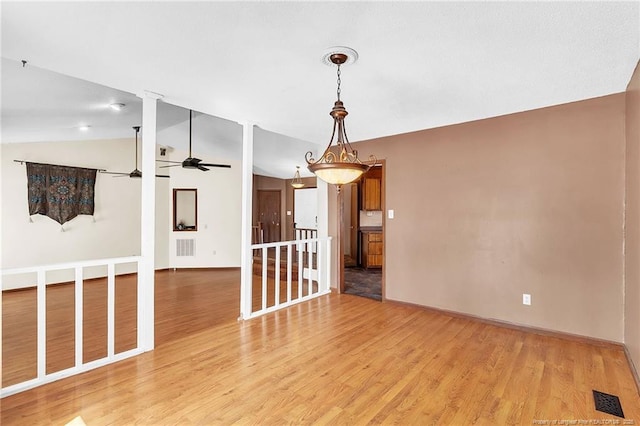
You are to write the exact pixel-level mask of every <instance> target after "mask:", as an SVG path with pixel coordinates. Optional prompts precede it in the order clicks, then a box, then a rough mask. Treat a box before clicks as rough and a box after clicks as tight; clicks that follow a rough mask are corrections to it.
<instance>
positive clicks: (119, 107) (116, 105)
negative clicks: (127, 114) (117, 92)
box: [109, 103, 126, 111]
mask: <svg viewBox="0 0 640 426" xmlns="http://www.w3.org/2000/svg"><path fill="white" fill-rule="evenodd" d="M125 106H126V105H125V104H121V103H113V104H110V105H109V107H111V109H112V110H114V111H120V110H122V109H123V108H124V107H125Z"/></svg>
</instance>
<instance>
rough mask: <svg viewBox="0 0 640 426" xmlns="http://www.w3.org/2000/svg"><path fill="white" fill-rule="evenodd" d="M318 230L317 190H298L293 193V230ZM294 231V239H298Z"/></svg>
mask: <svg viewBox="0 0 640 426" xmlns="http://www.w3.org/2000/svg"><path fill="white" fill-rule="evenodd" d="M317 228H318V189H317V188H299V189H294V191H293V229H294V230H298V229H317ZM297 234H298V231H296V235H295V238H298V237H299V235H297Z"/></svg>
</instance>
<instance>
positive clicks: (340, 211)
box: [337, 160, 387, 302]
mask: <svg viewBox="0 0 640 426" xmlns="http://www.w3.org/2000/svg"><path fill="white" fill-rule="evenodd" d="M364 163H365V164H369V165H372V166H373V165H378V164H379V165H380V174H381V176H382V177H381V179H382V182H381V184H380V209H381V210H382V283H381V286H380V291H381V293H382V301H383V302H384V301H385V300H386V296H385V294H386V291H385V289H386V284H385V282H386V280H385V276H386V274H387V273H386V269H387V255H386V253H387V235H386V221H387V215H386V208H385V206H386V180H387V179H386V160H376V161H375V162H372V161H366V162H364ZM358 196H360V194H358ZM349 202H351V201H350V200H349ZM358 214H360V213H359V212H358ZM337 219H338V227H339V228H340V229H339V235H340V238H341V239H342V241H340V244H339V246H340V250H338V282H339V285H338V286H337V290H338V293H344V235H345V229H344V192H343V191H340V193H338V217H337Z"/></svg>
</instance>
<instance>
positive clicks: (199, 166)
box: [198, 164, 209, 172]
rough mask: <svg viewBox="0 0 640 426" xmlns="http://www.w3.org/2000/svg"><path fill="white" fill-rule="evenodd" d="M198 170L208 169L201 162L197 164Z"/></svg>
mask: <svg viewBox="0 0 640 426" xmlns="http://www.w3.org/2000/svg"><path fill="white" fill-rule="evenodd" d="M198 170H202V171H203V172H206V171H207V170H209V169H207V168H206V167H202V164H198Z"/></svg>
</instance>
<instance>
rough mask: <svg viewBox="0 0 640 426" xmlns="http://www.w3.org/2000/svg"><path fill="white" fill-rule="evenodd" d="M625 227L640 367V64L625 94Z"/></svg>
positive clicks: (628, 300)
mask: <svg viewBox="0 0 640 426" xmlns="http://www.w3.org/2000/svg"><path fill="white" fill-rule="evenodd" d="M625 124H626V142H627V145H626V147H627V152H626V163H627V164H626V172H627V174H626V216H625V219H626V226H625V299H624V302H625V310H624V311H625V326H624V341H625V344H626V346H627V349H628V350H629V353H630V354H631V358H632V359H633V362H634V364H635V366H636V369H637V368H638V367H640V194H639V191H640V183H639V182H640V65H639V66H636V70H635V72H634V74H633V77H632V78H631V81H630V82H629V86H628V87H627V92H626V119H625Z"/></svg>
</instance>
